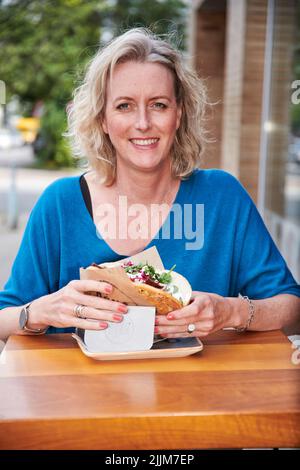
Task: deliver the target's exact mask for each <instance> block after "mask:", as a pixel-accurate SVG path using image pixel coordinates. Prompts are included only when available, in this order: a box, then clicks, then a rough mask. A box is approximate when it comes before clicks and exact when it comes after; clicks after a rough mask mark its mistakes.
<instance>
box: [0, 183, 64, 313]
mask: <svg viewBox="0 0 300 470" xmlns="http://www.w3.org/2000/svg"><path fill="white" fill-rule="evenodd" d="M49 193H52V191H51V190H50V191H47V189H46V191H45V192H44V193H43V194H42V196H41V197H40V199H39V200H38V202H37V203H36V205H35V207H34V208H33V210H32V212H31V214H30V217H29V220H28V223H27V226H26V228H25V231H24V235H23V238H22V241H21V244H20V247H19V250H18V253H17V256H16V258H15V261H14V263H13V266H12V270H11V274H10V277H9V279H8V281H7V283H6V284H5V286H4V290H3V291H1V292H0V309H3V308H6V307H13V306H18V305H23V304H25V303H27V302H30V301H31V300H34V299H36V298H39V297H41V296H43V295H46V294H49V293H51V292H54V291H55V290H57V284H58V282H57V276H58V268H59V265H58V263H59V229H58V220H56V217H55V209H54V210H53V202H54V201H53V200H52V201H51V196H50V194H49ZM54 230H55V233H53V232H54Z"/></svg>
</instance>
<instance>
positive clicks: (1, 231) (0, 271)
mask: <svg viewBox="0 0 300 470" xmlns="http://www.w3.org/2000/svg"><path fill="white" fill-rule="evenodd" d="M80 173H82V170H81V169H77V170H76V169H75V170H65V171H46V170H34V169H28V168H19V169H18V170H17V173H16V200H17V207H18V227H17V229H16V230H10V229H9V227H8V204H9V192H10V187H11V170H10V168H3V167H2V168H0V289H2V288H3V286H4V284H5V282H6V281H7V278H8V276H9V274H10V271H11V267H12V263H13V261H14V258H15V256H16V254H17V250H18V248H19V245H20V242H21V239H22V236H23V232H24V229H25V226H26V223H27V220H28V217H29V214H30V212H31V209H32V208H33V206H34V204H35V203H36V201H37V199H38V198H39V196H40V194H41V193H42V192H43V190H44V189H45V188H46V187H47V186H48V185H49V184H51V183H52V182H53V181H55V180H57V179H59V178H63V177H65V176H72V175H76V174H80Z"/></svg>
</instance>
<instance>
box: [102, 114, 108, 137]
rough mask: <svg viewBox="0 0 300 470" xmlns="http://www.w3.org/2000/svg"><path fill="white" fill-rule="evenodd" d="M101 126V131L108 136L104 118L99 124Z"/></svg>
mask: <svg viewBox="0 0 300 470" xmlns="http://www.w3.org/2000/svg"><path fill="white" fill-rule="evenodd" d="M101 126H102V129H103V132H104V133H105V134H108V129H107V123H106V118H105V117H104V118H103V121H102V123H101Z"/></svg>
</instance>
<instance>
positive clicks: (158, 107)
mask: <svg viewBox="0 0 300 470" xmlns="http://www.w3.org/2000/svg"><path fill="white" fill-rule="evenodd" d="M152 106H153V107H154V108H155V109H166V108H167V105H166V104H164V103H161V102H156V103H153V105H152Z"/></svg>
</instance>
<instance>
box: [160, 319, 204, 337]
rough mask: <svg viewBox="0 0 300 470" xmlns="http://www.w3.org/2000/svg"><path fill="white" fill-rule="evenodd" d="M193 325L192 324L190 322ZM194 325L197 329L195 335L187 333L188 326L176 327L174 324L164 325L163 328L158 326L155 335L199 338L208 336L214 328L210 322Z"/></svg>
mask: <svg viewBox="0 0 300 470" xmlns="http://www.w3.org/2000/svg"><path fill="white" fill-rule="evenodd" d="M190 323H192V322H190ZM194 325H195V327H196V329H195V331H194V332H193V333H189V332H188V331H187V328H188V324H186V323H185V324H184V325H174V324H173V322H172V324H169V325H163V326H156V327H155V333H157V334H159V335H162V336H163V335H170V334H172V335H173V334H177V335H179V336H180V335H182V334H186V333H187V335H188V336H191V335H193V336H198V334H199V333H200V334H202V333H203V334H207V333H208V332H211V331H212V327H213V324H212V322H210V321H203V322H197V323H195V322H194Z"/></svg>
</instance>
